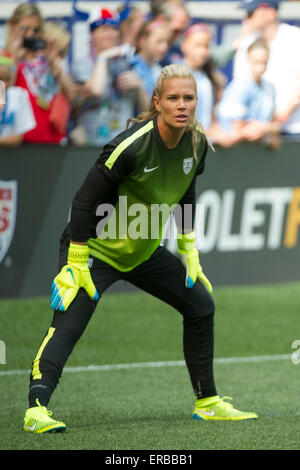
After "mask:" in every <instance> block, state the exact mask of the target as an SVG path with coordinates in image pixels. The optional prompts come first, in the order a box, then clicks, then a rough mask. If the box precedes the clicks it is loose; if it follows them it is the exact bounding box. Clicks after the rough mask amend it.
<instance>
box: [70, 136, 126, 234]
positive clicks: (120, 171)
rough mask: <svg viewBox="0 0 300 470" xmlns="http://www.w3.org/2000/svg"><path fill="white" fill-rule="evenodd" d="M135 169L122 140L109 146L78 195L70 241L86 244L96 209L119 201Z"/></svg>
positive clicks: (74, 207) (72, 215)
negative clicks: (119, 189)
mask: <svg viewBox="0 0 300 470" xmlns="http://www.w3.org/2000/svg"><path fill="white" fill-rule="evenodd" d="M134 165H135V154H134V152H133V150H132V149H130V148H126V150H124V151H123V147H122V139H119V138H116V139H114V140H112V141H111V142H110V143H109V144H107V145H106V146H105V147H104V148H103V151H102V152H101V154H100V156H99V157H98V159H97V161H96V162H95V164H94V165H93V167H92V168H91V170H90V171H89V173H88V175H87V176H86V178H85V180H84V181H83V183H82V185H81V187H80V188H79V190H78V191H77V192H76V194H75V196H74V199H73V202H72V211H71V219H70V229H71V239H72V240H73V241H77V242H83V241H86V240H87V239H88V238H89V236H90V226H91V222H92V216H93V213H94V209H95V207H96V206H97V205H98V204H99V203H111V201H112V200H115V199H116V194H117V191H118V186H119V185H120V184H121V183H122V182H123V181H124V180H125V179H126V178H127V177H128V176H129V174H130V173H131V172H132V171H133V169H134Z"/></svg>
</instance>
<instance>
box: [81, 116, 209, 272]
mask: <svg viewBox="0 0 300 470" xmlns="http://www.w3.org/2000/svg"><path fill="white" fill-rule="evenodd" d="M206 153H207V140H206V138H205V136H204V134H201V139H200V141H199V144H198V150H197V159H195V158H194V156H193V154H194V152H193V146H192V138H191V132H186V133H185V134H184V135H183V137H182V139H181V141H180V142H179V144H178V145H177V147H176V148H174V149H169V148H167V147H166V146H165V145H164V143H163V141H162V139H161V137H160V135H159V131H158V128H157V122H156V118H154V119H149V120H147V121H143V122H139V123H137V124H135V125H134V126H132V127H131V128H129V129H127V130H126V131H124V132H122V133H121V134H119V135H118V136H117V137H116V138H115V139H113V140H112V141H111V142H110V143H109V144H107V145H106V146H105V147H104V149H103V151H102V153H101V155H100V156H99V158H98V160H97V162H96V166H97V168H98V170H99V171H101V172H102V173H104V175H105V176H106V177H107V178H108V179H109V180H110V181H111V182H112V184H114V185H116V184H117V192H118V197H117V200H116V201H115V204H114V205H113V206H112V208H113V210H110V205H107V204H105V203H104V204H100V205H98V206H97V208H96V215H98V216H102V219H100V222H99V223H98V225H97V227H96V236H93V237H91V238H89V240H88V246H89V248H90V253H91V255H92V256H94V257H96V258H99V259H101V260H103V261H105V262H106V263H108V264H110V265H111V266H113V267H114V268H116V269H118V270H119V271H129V270H131V269H133V268H134V267H136V266H137V265H139V264H141V263H142V262H144V261H146V260H147V259H149V258H150V256H151V255H152V254H153V253H154V251H155V250H156V249H157V247H158V246H159V244H160V242H161V238H162V235H163V230H164V226H165V224H166V222H167V219H168V215H169V214H170V213H171V212H172V211H173V210H174V207H175V206H176V205H177V204H178V203H179V202H180V201H181V199H182V198H183V196H184V194H185V193H186V192H187V191H188V189H189V187H190V186H191V184H192V182H193V180H194V178H195V175H196V174H200V173H202V172H203V170H204V161H205V157H206ZM105 214H106V215H105Z"/></svg>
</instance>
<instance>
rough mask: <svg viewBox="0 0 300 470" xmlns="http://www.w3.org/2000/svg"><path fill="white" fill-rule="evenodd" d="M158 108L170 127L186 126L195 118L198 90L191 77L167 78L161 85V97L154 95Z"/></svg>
mask: <svg viewBox="0 0 300 470" xmlns="http://www.w3.org/2000/svg"><path fill="white" fill-rule="evenodd" d="M153 99H154V103H155V107H156V110H157V111H158V112H159V113H160V115H161V118H162V119H163V121H164V122H165V124H167V125H168V126H169V127H173V128H186V127H189V126H190V125H191V124H192V123H193V122H194V119H195V113H196V107H197V92H196V86H195V82H194V80H192V79H191V78H187V77H184V78H181V77H173V78H166V79H165V80H164V81H163V83H162V87H161V93H160V97H156V96H155V97H154V98H153Z"/></svg>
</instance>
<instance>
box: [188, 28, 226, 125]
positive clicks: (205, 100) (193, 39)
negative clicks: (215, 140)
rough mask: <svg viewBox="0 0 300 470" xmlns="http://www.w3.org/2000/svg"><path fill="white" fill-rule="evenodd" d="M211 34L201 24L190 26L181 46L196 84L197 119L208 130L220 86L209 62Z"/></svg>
mask: <svg viewBox="0 0 300 470" xmlns="http://www.w3.org/2000/svg"><path fill="white" fill-rule="evenodd" d="M210 43H211V32H210V28H209V27H208V26H207V25H206V24H203V23H196V24H194V25H192V26H190V27H189V28H188V29H187V31H186V32H185V34H184V39H183V41H182V44H181V50H182V52H183V61H184V63H185V65H187V66H188V67H189V68H190V69H191V70H192V71H193V75H194V77H195V80H196V83H197V94H198V105H197V111H196V115H197V119H198V121H199V122H200V123H201V124H202V126H203V127H204V129H208V128H209V127H210V126H211V124H212V121H213V119H214V106H215V103H216V101H217V100H218V97H219V93H220V90H221V88H222V85H221V83H220V78H219V77H220V75H219V73H218V71H217V69H216V67H215V65H214V63H213V62H212V60H211V54H210Z"/></svg>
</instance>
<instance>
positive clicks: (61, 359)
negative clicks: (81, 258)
mask: <svg viewBox="0 0 300 470" xmlns="http://www.w3.org/2000/svg"><path fill="white" fill-rule="evenodd" d="M63 262H64V261H63ZM91 274H92V278H93V282H94V283H95V286H96V288H97V290H98V292H99V293H100V295H102V294H103V292H104V291H105V290H106V289H107V288H108V287H109V286H110V285H111V284H113V283H114V282H115V281H117V280H118V279H119V278H120V276H119V273H118V272H117V271H116V270H114V269H113V268H111V267H110V266H108V265H107V264H105V263H103V262H102V261H100V260H95V259H94V260H93V266H92V268H91ZM96 305H97V302H95V301H93V300H91V299H90V297H89V296H88V295H87V293H86V292H85V290H84V289H79V291H78V294H77V296H76V297H75V299H74V300H73V302H72V303H71V305H70V306H69V308H68V309H67V310H66V311H64V312H61V311H59V310H57V311H55V312H54V315H53V321H52V323H51V326H50V328H49V329H48V330H47V332H46V334H45V336H44V338H43V341H42V343H41V345H40V347H39V349H38V351H37V354H36V356H35V359H34V361H33V363H32V369H31V374H30V384H29V395H28V402H29V407H34V406H36V402H37V400H38V402H39V403H40V405H41V406H46V407H47V405H48V402H49V400H50V398H51V395H52V393H53V391H54V390H55V388H56V386H57V384H58V382H59V379H60V377H61V374H62V371H63V367H64V365H65V363H66V361H67V359H68V357H69V356H70V354H71V352H72V350H73V348H74V346H75V345H76V343H77V341H78V340H79V338H80V337H81V335H82V334H83V332H84V330H85V328H86V326H87V324H88V322H89V320H90V318H91V316H92V314H93V312H94V311H95V308H96Z"/></svg>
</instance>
